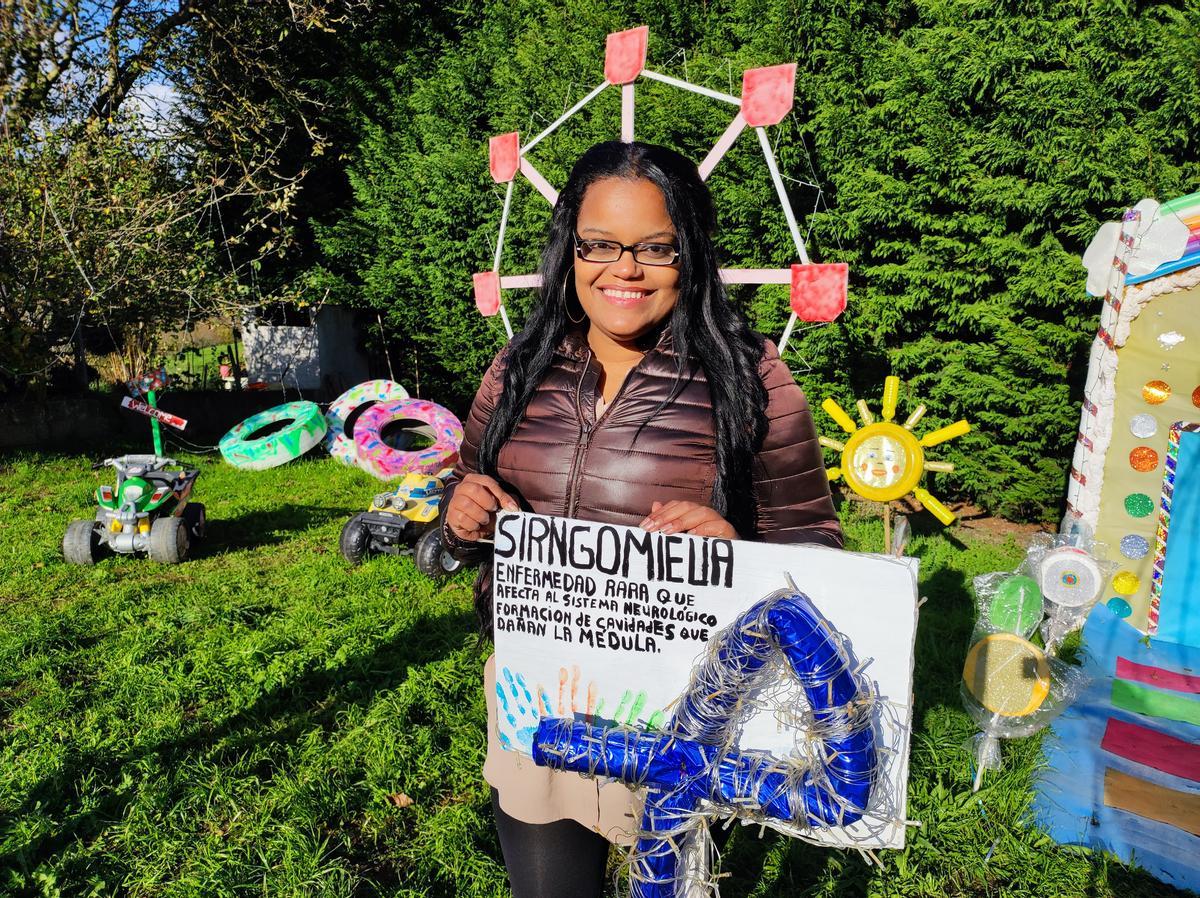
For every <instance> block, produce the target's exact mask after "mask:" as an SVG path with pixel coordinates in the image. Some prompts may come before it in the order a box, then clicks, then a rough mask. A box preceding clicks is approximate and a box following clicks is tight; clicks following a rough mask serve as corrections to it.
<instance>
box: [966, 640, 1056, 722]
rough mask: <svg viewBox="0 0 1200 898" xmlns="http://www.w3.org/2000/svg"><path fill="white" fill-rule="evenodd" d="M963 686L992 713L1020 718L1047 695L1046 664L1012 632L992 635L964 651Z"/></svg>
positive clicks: (1042, 656) (1035, 707) (1044, 657)
mask: <svg viewBox="0 0 1200 898" xmlns="http://www.w3.org/2000/svg"><path fill="white" fill-rule="evenodd" d="M963 685H965V686H966V688H967V691H968V692H969V693H971V695H972V696H974V697H975V699H976V701H978V702H979V704H981V705H983V706H984V707H985V708H987V709H988V710H989V711H991V712H992V713H993V714H999V715H1001V716H1002V717H1024V716H1026V715H1027V714H1032V713H1033V712H1034V711H1036V710H1037V709H1038V708H1040V707H1041V706H1042V702H1044V701H1045V700H1046V696H1048V695H1049V694H1050V665H1049V664H1047V663H1046V656H1045V654H1043V652H1042V650H1041V649H1039V648H1038V647H1037V646H1035V645H1034V644H1033V643H1031V642H1028V641H1026V640H1024V639H1022V638H1021V637H1020V636H1017V635H1015V634H1013V633H993V634H992V635H990V636H985V637H984V638H983V639H981V640H979V642H977V643H975V645H973V646H971V650H970V651H969V652H967V663H966V664H965V665H964V666H963Z"/></svg>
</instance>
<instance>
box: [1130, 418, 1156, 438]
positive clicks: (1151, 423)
mask: <svg viewBox="0 0 1200 898" xmlns="http://www.w3.org/2000/svg"><path fill="white" fill-rule="evenodd" d="M1129 432H1130V433H1132V434H1133V435H1134V436H1135V437H1137V438H1138V439H1139V440H1148V439H1150V437H1152V436H1154V435H1155V434H1156V433H1158V422H1157V421H1155V420H1154V416H1153V415H1148V414H1141V415H1134V416H1133V417H1132V418H1130V419H1129Z"/></svg>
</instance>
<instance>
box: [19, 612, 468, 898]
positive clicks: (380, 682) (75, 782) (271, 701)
mask: <svg viewBox="0 0 1200 898" xmlns="http://www.w3.org/2000/svg"><path fill="white" fill-rule="evenodd" d="M473 631H474V615H472V614H471V613H469V612H464V611H456V612H453V613H448V614H442V615H432V616H429V615H427V616H422V617H419V618H417V619H415V620H414V621H412V623H411V625H410V626H408V627H407V628H405V629H404V630H402V631H400V632H398V633H396V634H394V635H393V636H392V637H390V638H389V639H387V640H385V641H382V642H380V643H377V644H376V645H374V646H371V647H368V648H367V649H366V650H365V651H364V652H363V653H361V654H359V655H357V656H352V657H349V658H347V659H346V660H345V662H344V663H342V664H341V665H339V666H337V667H334V668H325V667H323V666H322V665H323V664H324V663H325V661H326V659H325V658H324V657H316V658H313V659H311V660H310V662H309V665H308V670H307V671H305V672H302V673H300V674H299V675H297V676H295V677H293V678H291V679H290V680H288V681H287V682H286V683H282V684H280V685H279V686H277V687H276V688H274V689H271V690H269V691H267V692H265V693H264V694H262V695H261V696H260V697H259V698H258V699H257V700H255V701H254V703H253V704H251V705H250V706H249V707H247V708H245V709H243V710H241V711H238V712H236V713H234V714H232V715H230V716H228V717H226V718H225V719H223V720H219V721H212V722H206V721H198V722H197V723H196V724H195V726H194V727H193V728H192V729H191V731H190V732H189V733H187V734H186V735H184V736H182V737H180V738H178V739H172V740H163V741H159V742H156V743H153V744H142V745H136V746H133V747H131V748H130V749H129V750H128V751H125V752H117V753H112V752H111V751H105V750H103V749H101V750H96V751H91V752H84V753H80V754H78V755H76V756H75V757H74V758H71V759H69V760H68V761H67V762H66V763H64V764H63V766H62V767H61V768H60V770H59V771H58V772H57V773H55V774H54V775H53V776H49V777H46V778H44V779H43V780H41V781H40V782H38V783H37V784H36V785H34V786H33V787H32V788H31V789H29V790H28V792H27V793H26V794H25V796H24V798H23V800H22V801H21V803H20V804H19V805H17V806H15V807H11V806H10V807H11V810H7V811H6V812H5V813H3V814H0V833H7V834H8V836H9V840H11V841H9V844H10V845H12V844H14V843H16V842H19V841H20V840H19V837H16V838H14V836H15V834H16V833H18V832H20V831H21V830H22V829H25V828H26V827H27V826H28V824H29V821H30V820H31V819H44V817H45V814H46V813H47V811H46V809H47V808H50V809H53V810H52V811H51V813H53V814H54V816H55V817H56V818H57V819H58V820H59V821H61V823H60V825H58V826H56V827H55V828H54V829H53V830H48V831H45V832H44V833H42V834H39V835H37V836H35V837H33V838H31V839H30V840H29V842H28V843H27V844H24V845H20V847H16V848H15V849H9V850H7V851H3V852H0V868H5V867H8V868H9V869H12V870H19V871H21V872H22V873H23V874H24V877H29V876H30V875H31V874H32V872H33V871H34V870H36V869H37V868H38V867H39V866H40V865H42V864H44V863H47V862H49V861H51V860H52V859H53V858H54V857H55V855H59V854H60V853H61V852H64V851H66V850H67V849H68V848H69V847H70V846H71V845H74V844H81V845H86V844H88V843H89V842H91V841H92V840H93V839H95V838H97V837H101V835H102V833H103V832H104V830H105V829H106V828H108V827H109V826H111V825H112V823H113V821H116V820H121V819H123V818H124V817H125V815H126V813H127V811H128V809H129V806H130V805H131V804H132V803H133V802H134V801H135V800H136V799H137V796H138V789H137V787H136V786H135V787H134V788H130V785H129V784H130V778H132V782H134V783H137V782H139V781H140V780H141V779H142V777H143V775H144V773H143V771H144V770H145V768H146V766H147V762H149V763H150V765H152V766H157V767H160V768H161V769H165V770H171V769H177V768H178V767H180V766H181V765H183V764H185V763H187V762H189V761H194V760H197V759H205V760H206V761H208V762H209V763H212V764H216V765H220V764H222V763H223V761H222V760H221V759H222V758H224V757H232V758H236V757H237V756H238V755H240V754H243V753H244V752H245V751H246V750H247V749H249V748H252V747H258V746H261V745H262V744H264V743H273V744H277V745H280V746H288V745H297V744H299V743H300V742H301V741H302V739H303V738H304V737H305V736H306V735H307V734H311V733H312V732H313V731H314V730H320V731H329V730H332V729H333V728H334V727H335V725H336V720H337V718H338V716H339V715H341V714H343V713H344V712H345V711H347V710H349V709H351V708H355V707H359V708H365V707H367V706H369V705H370V704H371V703H372V702H373V701H374V700H375V698H376V697H377V696H378V695H379V694H381V693H383V692H386V691H388V690H391V689H393V688H395V687H397V686H399V685H400V684H401V683H403V682H404V681H405V680H406V679H407V677H408V674H409V671H410V669H412V668H414V667H419V666H421V665H424V664H427V663H430V662H433V661H437V660H440V659H443V658H445V657H446V656H447V655H449V654H450V653H452V652H454V651H456V650H458V649H461V648H462V646H463V644H464V642H465V641H466V640H465V639H464V637H467V636H469V634H471V633H472V632H473ZM83 783H86V784H87V786H86V789H83V790H81V789H80V786H81V784H83ZM81 792H82V794H81ZM85 808H86V810H85ZM6 841H8V840H6ZM80 863H82V864H84V865H86V867H87V869H79V870H77V871H74V873H69V872H68V871H67V870H66V869H65V868H63V867H61V866H60V868H59V872H60V875H61V874H63V873H66V874H67V878H68V879H69V880H74V879H76V875H75V874H78V877H79V881H80V882H83V881H86V880H87V879H88V877H89V876H94V875H96V874H97V870H96V868H95V859H94V858H91V859H89V860H81V861H80ZM106 872H107V871H106ZM111 872H112V873H113V875H115V876H117V877H118V878H119V876H120V872H119V871H118V870H113V871H111ZM10 882H11V880H10ZM29 894H31V895H32V894H35V892H33V891H30V892H29Z"/></svg>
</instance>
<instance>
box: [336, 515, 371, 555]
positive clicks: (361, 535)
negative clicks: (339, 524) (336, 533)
mask: <svg viewBox="0 0 1200 898" xmlns="http://www.w3.org/2000/svg"><path fill="white" fill-rule="evenodd" d="M370 547H371V531H370V530H368V529H367V525H366V524H364V523H363V521H362V515H357V514H356V515H355V516H354V517H352V518H351V519H350V520H348V521H347V522H346V526H344V527H343V528H342V535H341V536H340V537H338V551H339V552H341V553H342V557H343V558H345V559H346V560H347V561H348V562H350V563H351V564H359V563H360V562H362V560H363V558H365V557H366V555H367V552H368V551H369V550H370Z"/></svg>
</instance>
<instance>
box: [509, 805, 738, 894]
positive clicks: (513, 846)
mask: <svg viewBox="0 0 1200 898" xmlns="http://www.w3.org/2000/svg"><path fill="white" fill-rule="evenodd" d="M492 812H493V813H494V814H495V815H496V832H497V833H499V834H500V850H501V851H503V852H504V866H505V868H507V870H508V881H509V883H510V884H511V885H512V894H513V898H600V896H601V895H602V894H603V892H604V871H605V868H606V867H607V866H608V848H609V843H608V839H606V838H604V837H603V836H602V835H600V834H599V833H596V832H592V831H591V830H590V829H588V828H587V827H586V826H584V825H583V824H581V823H576V822H575V821H574V820H556V821H555V822H554V823H523V822H521V821H520V820H517V819H515V818H513V817H510V816H509V815H508V814H506V813H504V809H503V808H501V807H500V802H499V800H498V799H497V796H496V790H495V789H492ZM711 833H712V837H713V841H714V842H715V843H716V845H717V848H718V850H720V849H724V847H725V843H726V842H728V841H729V835H730V830H729V829H726V828H725V827H724V826H714V827H713V828H712V830H711Z"/></svg>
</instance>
